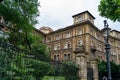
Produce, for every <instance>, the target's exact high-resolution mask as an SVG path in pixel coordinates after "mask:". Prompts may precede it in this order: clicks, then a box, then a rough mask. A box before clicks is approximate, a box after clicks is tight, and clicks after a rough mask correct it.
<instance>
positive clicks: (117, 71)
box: [98, 61, 120, 80]
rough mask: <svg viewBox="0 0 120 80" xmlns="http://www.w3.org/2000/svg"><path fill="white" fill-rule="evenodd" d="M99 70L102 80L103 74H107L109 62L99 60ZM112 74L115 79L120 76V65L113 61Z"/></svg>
mask: <svg viewBox="0 0 120 80" xmlns="http://www.w3.org/2000/svg"><path fill="white" fill-rule="evenodd" d="M98 72H99V79H100V80H101V79H102V77H103V76H107V63H106V62H105V61H98ZM111 74H112V78H113V80H114V79H115V78H117V77H119V76H120V65H117V64H115V63H114V62H111Z"/></svg>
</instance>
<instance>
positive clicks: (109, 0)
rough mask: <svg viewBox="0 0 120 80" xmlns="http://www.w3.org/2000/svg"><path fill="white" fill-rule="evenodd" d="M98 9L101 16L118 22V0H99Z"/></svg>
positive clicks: (119, 18) (119, 8) (119, 5)
mask: <svg viewBox="0 0 120 80" xmlns="http://www.w3.org/2000/svg"><path fill="white" fill-rule="evenodd" d="M98 10H99V12H100V15H101V16H103V17H105V18H109V19H111V20H112V21H119V22H120V0H101V1H100V5H99V6H98Z"/></svg>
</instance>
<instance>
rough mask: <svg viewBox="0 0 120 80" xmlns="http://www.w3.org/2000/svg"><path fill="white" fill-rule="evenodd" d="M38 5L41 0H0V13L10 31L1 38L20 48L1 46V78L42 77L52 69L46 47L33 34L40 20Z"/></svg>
mask: <svg viewBox="0 0 120 80" xmlns="http://www.w3.org/2000/svg"><path fill="white" fill-rule="evenodd" d="M38 6H39V3H38V0H4V1H3V2H1V3H0V16H3V17H4V19H5V22H4V24H5V27H6V29H7V30H8V32H6V33H4V34H6V35H7V36H6V37H4V38H3V37H1V38H0V40H1V41H3V42H4V43H5V44H9V45H15V46H16V47H17V48H18V49H19V50H17V51H14V49H15V47H11V48H9V47H6V48H2V47H3V45H0V51H1V49H2V50H3V51H2V53H3V54H0V56H1V57H0V60H1V61H2V62H1V63H0V64H1V65H0V70H1V71H2V72H0V73H1V74H2V76H0V77H1V80H11V79H12V80H41V79H42V77H43V76H45V75H46V74H47V72H48V71H49V67H50V65H49V63H47V62H48V61H47V60H49V55H48V53H49V52H48V49H47V46H46V45H44V44H43V43H42V39H41V38H38V36H36V35H34V34H33V33H32V31H33V30H34V27H33V26H34V25H35V24H36V23H37V20H36V17H37V16H38V14H39V11H38ZM7 48H8V49H9V50H7ZM10 51H12V53H10ZM11 54H12V55H11ZM41 55H42V56H41ZM6 57H7V59H6ZM43 58H44V59H43ZM5 59H6V60H5ZM8 63H9V64H8ZM2 65H3V66H2Z"/></svg>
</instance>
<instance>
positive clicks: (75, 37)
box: [40, 11, 120, 64]
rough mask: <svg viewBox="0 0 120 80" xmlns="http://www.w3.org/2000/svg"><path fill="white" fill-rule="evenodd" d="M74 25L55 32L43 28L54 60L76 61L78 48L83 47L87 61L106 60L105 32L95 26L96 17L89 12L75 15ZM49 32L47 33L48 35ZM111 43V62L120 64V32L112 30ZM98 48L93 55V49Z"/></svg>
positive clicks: (41, 29)
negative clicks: (75, 52) (94, 59)
mask: <svg viewBox="0 0 120 80" xmlns="http://www.w3.org/2000/svg"><path fill="white" fill-rule="evenodd" d="M72 17H73V25H70V26H67V27H65V28H61V29H58V30H56V31H53V30H52V29H51V28H49V27H42V28H40V31H42V32H43V33H44V31H45V35H46V36H45V43H46V44H47V45H48V47H49V49H50V57H51V59H52V60H60V61H61V62H62V61H75V54H74V53H73V51H75V49H76V47H77V46H79V45H83V46H84V48H85V54H86V57H87V61H89V60H91V59H93V58H94V57H95V58H97V59H100V60H106V55H105V49H104V48H105V47H104V37H103V35H104V33H103V30H100V29H98V28H97V27H96V26H95V25H94V19H95V17H94V16H93V15H92V14H91V13H90V12H89V11H84V12H82V13H79V14H76V15H73V16H72ZM46 32H47V33H46ZM109 38H110V39H109V43H110V45H111V53H110V54H111V56H110V59H111V61H114V62H116V63H117V64H119V63H120V32H119V31H116V30H111V32H110V37H109ZM93 48H96V52H95V53H92V51H91V49H93Z"/></svg>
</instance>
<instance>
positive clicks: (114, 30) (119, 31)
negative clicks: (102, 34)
mask: <svg viewBox="0 0 120 80" xmlns="http://www.w3.org/2000/svg"><path fill="white" fill-rule="evenodd" d="M112 31H115V32H118V33H120V31H117V30H115V29H114V30H112ZM112 31H111V32H112Z"/></svg>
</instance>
